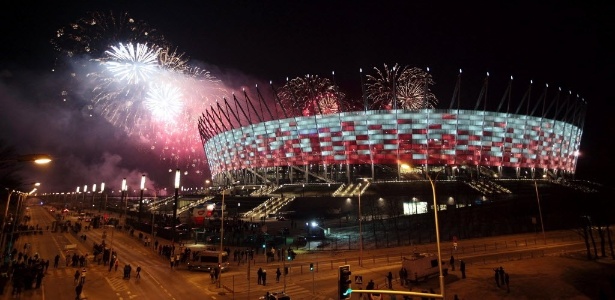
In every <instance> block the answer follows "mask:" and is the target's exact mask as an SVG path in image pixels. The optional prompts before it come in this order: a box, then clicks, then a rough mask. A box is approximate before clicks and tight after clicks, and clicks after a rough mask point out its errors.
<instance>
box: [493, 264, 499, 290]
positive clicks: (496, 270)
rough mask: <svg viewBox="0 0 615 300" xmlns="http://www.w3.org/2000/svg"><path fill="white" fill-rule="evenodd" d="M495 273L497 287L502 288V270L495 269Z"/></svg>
mask: <svg viewBox="0 0 615 300" xmlns="http://www.w3.org/2000/svg"><path fill="white" fill-rule="evenodd" d="M493 272H495V273H494V274H495V275H494V276H495V277H494V278H495V285H497V286H498V287H500V270H499V269H498V268H495V269H493Z"/></svg>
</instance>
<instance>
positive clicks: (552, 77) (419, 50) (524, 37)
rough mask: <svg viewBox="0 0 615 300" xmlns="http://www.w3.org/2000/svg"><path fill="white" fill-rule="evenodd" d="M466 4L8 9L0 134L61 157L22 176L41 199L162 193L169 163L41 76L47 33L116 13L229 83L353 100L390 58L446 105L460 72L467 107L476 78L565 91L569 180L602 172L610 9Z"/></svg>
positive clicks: (608, 108) (29, 4)
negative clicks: (572, 160) (573, 163)
mask: <svg viewBox="0 0 615 300" xmlns="http://www.w3.org/2000/svg"><path fill="white" fill-rule="evenodd" d="M464 2H466V1H456V2H454V3H449V1H444V2H440V1H372V2H366V1H53V2H49V3H48V4H46V5H44V6H41V5H40V4H38V3H37V4H35V2H34V1H21V2H16V3H14V4H12V5H11V6H12V7H11V8H7V7H3V9H2V11H1V12H0V22H1V23H0V25H1V28H2V32H3V33H2V36H1V40H2V46H1V47H0V51H1V55H0V78H1V79H2V81H0V97H1V98H0V114H1V116H2V117H1V119H0V129H1V130H2V131H1V133H0V140H3V141H4V142H7V143H9V144H11V145H14V146H16V148H17V149H19V151H20V152H22V153H33V152H43V153H50V154H52V155H54V157H57V158H58V160H57V161H55V162H54V163H53V165H50V166H47V167H46V169H44V170H40V169H38V168H36V169H31V168H28V169H27V170H28V171H29V172H30V171H31V172H30V173H28V177H29V178H33V179H36V180H39V179H40V181H42V182H43V183H47V184H48V185H47V187H46V188H43V190H44V191H73V190H74V189H75V188H74V187H75V186H77V185H81V186H83V185H84V184H88V185H91V184H92V183H99V182H102V181H106V182H108V183H107V186H117V187H118V188H119V182H120V181H121V178H122V177H128V178H129V181H133V184H132V185H131V186H137V185H138V184H137V183H136V182H137V181H138V180H139V179H140V174H142V173H147V174H148V177H151V180H152V181H153V182H154V183H152V185H154V186H156V188H157V189H160V188H162V187H166V186H169V187H170V186H171V184H172V175H171V174H169V173H168V167H166V166H164V164H161V163H160V162H159V161H157V160H156V159H155V158H154V157H153V156H151V155H152V154H151V153H148V151H146V150H144V149H141V148H139V146H138V145H136V143H135V141H133V140H131V139H130V138H128V137H125V136H124V135H123V133H122V132H121V131H120V130H117V128H114V127H113V126H110V125H109V124H106V123H105V121H104V120H102V119H100V118H85V117H83V116H82V115H81V114H79V113H78V112H75V111H72V110H71V109H70V107H69V106H67V105H65V104H63V103H61V101H60V100H59V99H60V97H59V96H58V95H57V89H56V87H57V85H58V84H59V82H62V81H61V79H60V78H59V77H61V75H58V74H55V73H52V72H51V71H50V70H51V69H52V68H53V67H54V61H55V57H56V56H57V53H56V52H54V51H53V49H52V47H51V44H50V42H49V41H50V39H52V38H53V36H54V33H55V31H56V30H57V29H59V28H61V27H65V26H67V25H68V24H69V23H71V22H75V21H76V20H78V19H79V18H81V17H84V16H86V15H87V12H90V11H102V12H109V11H112V12H114V13H119V12H127V13H129V14H130V15H131V16H132V17H133V18H135V19H139V20H143V21H146V22H147V23H148V24H149V25H150V26H151V27H154V28H156V29H157V30H158V31H159V32H160V33H162V34H164V37H165V39H166V40H167V41H169V42H171V43H172V44H173V45H174V46H176V47H177V48H178V49H179V50H180V51H182V52H184V53H185V54H186V55H187V56H188V57H190V58H191V62H192V63H195V64H199V65H201V66H206V68H207V69H208V70H210V71H211V72H212V74H214V75H215V76H216V77H218V78H220V79H221V80H223V81H224V82H225V83H227V84H228V85H229V86H235V87H240V86H253V85H254V84H255V83H256V82H257V81H260V82H268V81H269V80H273V82H278V83H279V85H281V84H283V82H284V81H285V79H286V77H291V78H294V77H297V76H303V75H306V74H317V75H320V76H322V77H331V72H332V71H335V80H336V82H337V83H338V84H339V85H340V87H341V88H342V89H343V90H345V91H346V92H347V93H348V94H349V95H354V96H357V95H359V94H360V91H361V87H360V77H359V68H363V70H372V69H373V68H374V67H378V68H381V67H382V66H383V65H384V64H387V65H393V64H395V63H398V64H399V65H403V66H410V67H420V68H426V67H429V68H430V70H431V73H432V75H433V78H434V80H435V81H436V84H435V86H433V87H432V90H433V91H434V93H435V94H436V96H437V97H438V98H439V99H440V102H441V103H443V104H446V105H448V103H449V102H450V99H451V97H452V94H453V89H454V86H455V81H456V80H457V75H458V72H459V69H463V77H462V85H461V86H462V91H463V94H462V96H463V98H462V100H461V101H465V102H468V103H474V102H475V101H476V98H477V97H478V94H479V91H480V89H481V82H482V80H483V79H484V77H485V74H486V72H490V91H489V95H490V97H491V98H492V99H493V100H492V101H493V102H498V101H499V100H500V98H501V97H502V95H503V93H504V87H505V85H506V84H507V83H508V79H509V78H510V76H511V75H512V76H514V78H515V81H514V82H515V84H514V87H513V97H515V96H517V98H520V97H521V95H522V94H523V93H524V92H525V90H526V89H527V87H528V84H529V81H530V80H533V81H534V84H535V86H536V87H543V86H544V85H545V84H546V83H548V84H549V86H550V87H553V88H552V89H551V93H552V95H553V94H554V93H555V89H556V88H555V87H562V89H563V90H564V91H568V90H571V91H572V92H573V94H579V95H580V96H581V97H582V98H584V99H585V100H586V101H587V103H588V111H587V118H586V122H585V127H584V132H583V140H582V145H581V151H582V156H581V157H580V159H579V161H578V169H577V178H583V179H592V180H595V179H597V178H598V175H602V174H605V173H606V170H611V169H612V168H613V167H614V165H613V159H611V158H610V157H611V155H609V154H610V153H609V150H610V148H609V145H610V144H612V138H611V137H612V136H613V134H615V132H614V131H615V130H614V129H615V126H614V125H613V122H612V121H611V119H610V118H609V117H610V116H611V115H612V112H613V106H614V105H613V99H612V95H611V94H612V92H611V88H612V86H613V83H614V82H613V75H612V74H613V67H614V64H613V53H615V52H614V51H613V50H614V49H613V47H612V46H611V45H610V44H612V41H613V40H614V37H615V36H614V34H613V30H614V29H615V27H614V24H613V19H614V18H613V17H612V16H613V15H614V13H615V11H614V10H613V7H614V6H613V4H600V5H598V4H595V3H593V1H565V2H562V1H542V2H543V3H539V4H537V3H534V1H521V2H519V1H485V2H482V1H479V2H474V4H466V3H464ZM500 2H501V3H500ZM491 83H493V84H491ZM540 89H541V88H536V89H535V90H536V91H538V90H540ZM537 96H538V95H536V96H535V97H537ZM442 108H444V107H442ZM602 169H603V170H605V171H601V170H602ZM203 176H204V175H201V176H192V177H190V179H188V178H187V179H186V180H187V182H186V185H187V186H188V185H192V186H197V185H201V184H200V182H202V180H203V179H204V177H203ZM599 181H604V182H606V180H600V179H599Z"/></svg>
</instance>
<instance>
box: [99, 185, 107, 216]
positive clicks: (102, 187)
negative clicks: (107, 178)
mask: <svg viewBox="0 0 615 300" xmlns="http://www.w3.org/2000/svg"><path fill="white" fill-rule="evenodd" d="M105 196H106V195H105V183H104V182H103V183H101V184H100V204H99V205H98V212H100V210H101V209H102V206H103V197H105ZM105 210H107V198H106V197H105Z"/></svg>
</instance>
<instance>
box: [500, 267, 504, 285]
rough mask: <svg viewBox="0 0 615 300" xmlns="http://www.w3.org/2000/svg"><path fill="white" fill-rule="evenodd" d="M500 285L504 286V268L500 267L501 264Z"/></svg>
mask: <svg viewBox="0 0 615 300" xmlns="http://www.w3.org/2000/svg"><path fill="white" fill-rule="evenodd" d="M499 271H500V285H501V286H504V268H502V266H500V270H499Z"/></svg>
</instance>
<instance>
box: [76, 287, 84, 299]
mask: <svg viewBox="0 0 615 300" xmlns="http://www.w3.org/2000/svg"><path fill="white" fill-rule="evenodd" d="M82 291H83V285H82V284H81V283H80V284H78V285H77V287H75V294H77V297H75V299H76V300H79V299H81V292H82Z"/></svg>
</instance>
